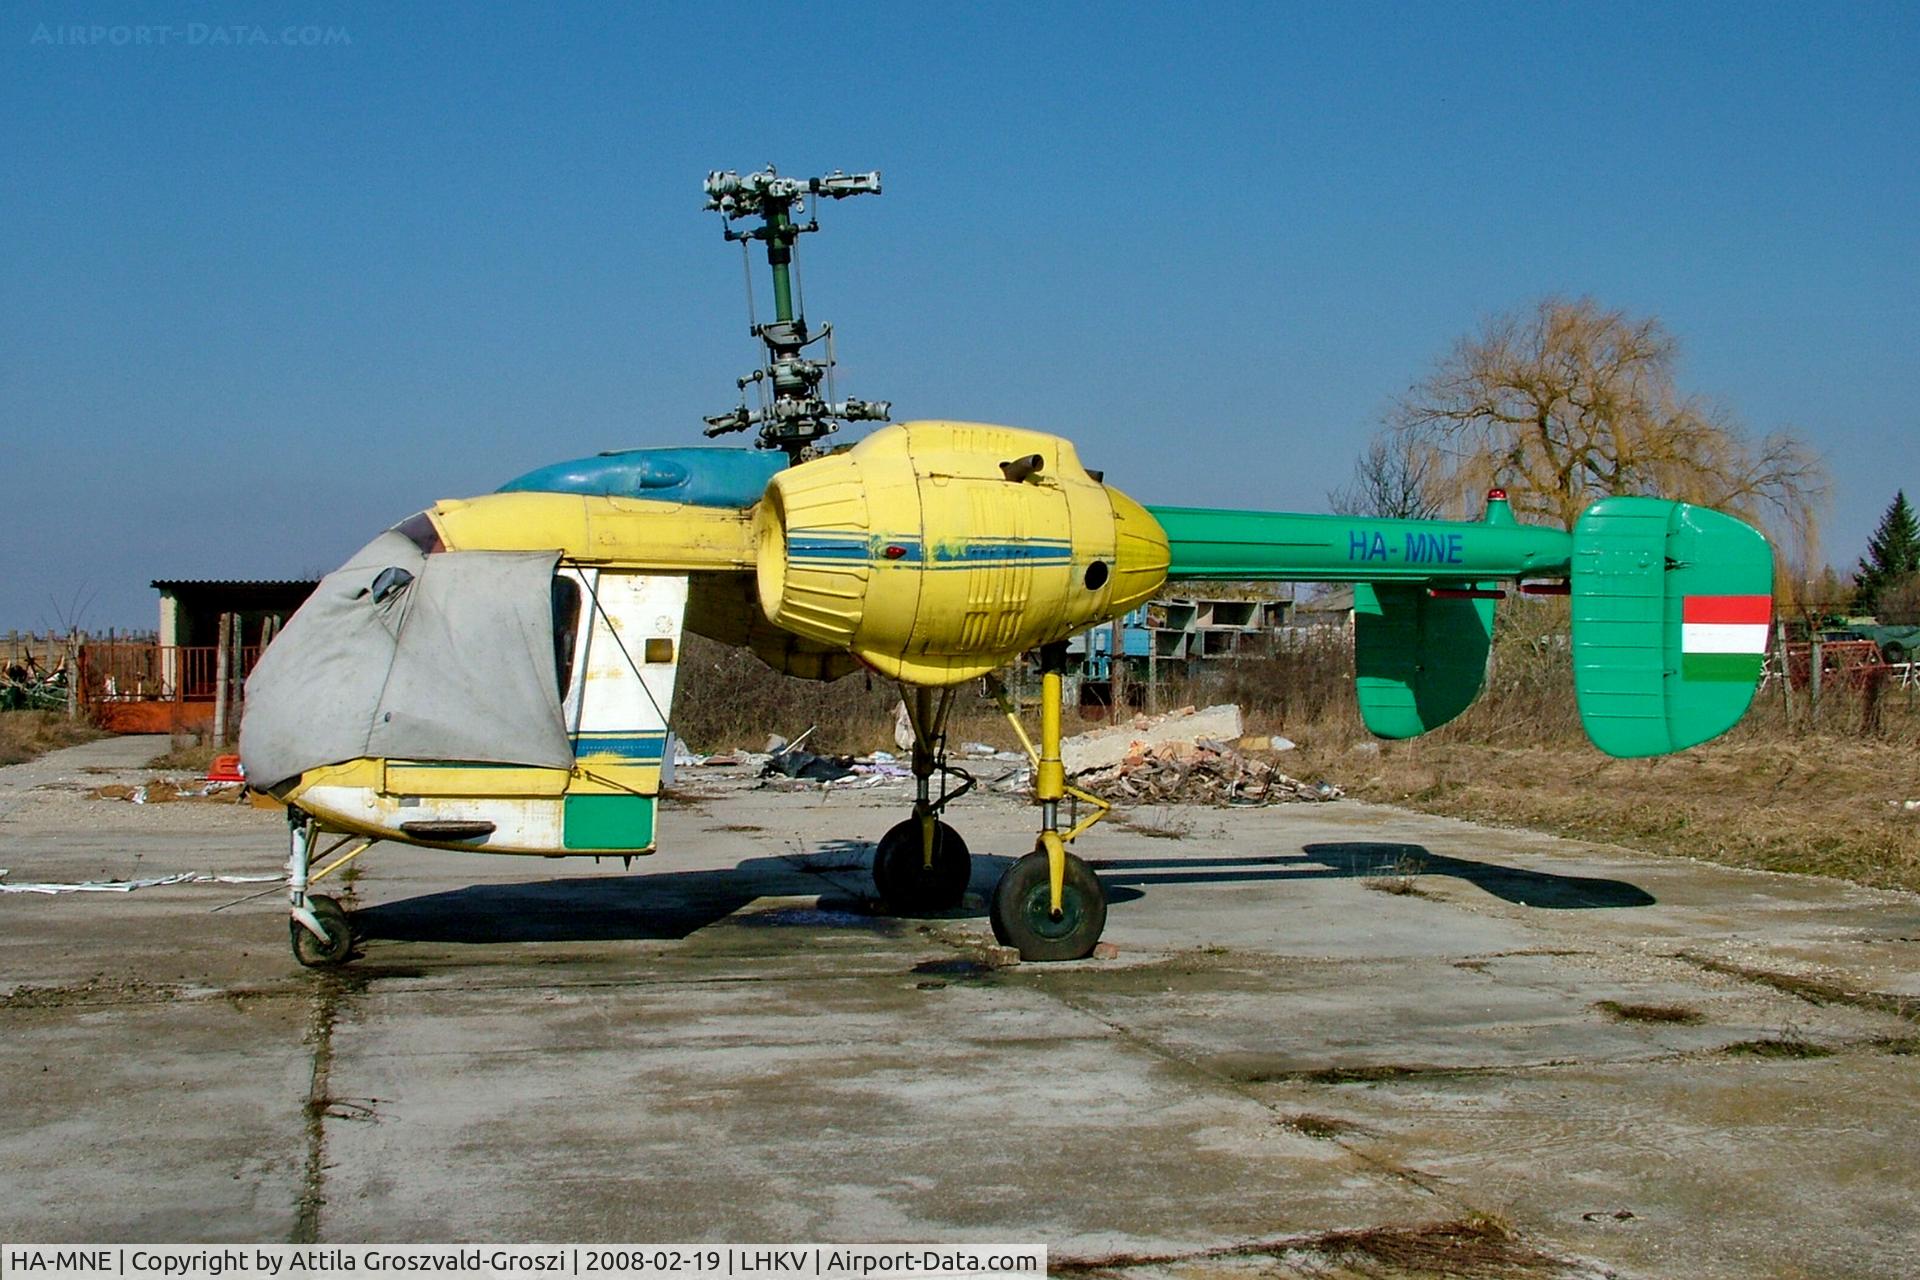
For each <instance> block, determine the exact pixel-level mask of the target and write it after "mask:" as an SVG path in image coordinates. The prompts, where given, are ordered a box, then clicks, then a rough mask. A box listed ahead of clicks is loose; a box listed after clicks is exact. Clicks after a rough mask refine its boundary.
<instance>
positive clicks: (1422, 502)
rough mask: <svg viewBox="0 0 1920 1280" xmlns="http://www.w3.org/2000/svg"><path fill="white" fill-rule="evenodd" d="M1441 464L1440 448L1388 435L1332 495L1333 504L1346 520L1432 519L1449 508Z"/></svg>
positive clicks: (1369, 448) (1378, 440)
mask: <svg viewBox="0 0 1920 1280" xmlns="http://www.w3.org/2000/svg"><path fill="white" fill-rule="evenodd" d="M1440 482H1441V462H1440V459H1439V457H1438V456H1437V455H1436V454H1435V452H1434V450H1433V449H1432V448H1430V447H1429V446H1427V445H1426V444H1424V443H1422V442H1421V441H1419V440H1417V439H1415V438H1413V437H1412V436H1410V435H1407V434H1404V433H1401V432H1395V431H1382V432H1380V433H1379V434H1377V435H1375V436H1374V437H1373V439H1372V440H1370V441H1368V443H1367V451H1366V452H1365V453H1363V454H1361V455H1360V456H1359V457H1358V458H1357V459H1355V460H1354V464H1353V478H1352V479H1351V480H1349V481H1348V482H1347V484H1346V485H1345V487H1343V488H1339V489H1331V490H1328V492H1327V505H1328V506H1330V507H1332V508H1333V510H1334V511H1336V512H1337V513H1339V514H1340V515H1343V516H1385V517H1389V518H1391V519H1396V520H1432V519H1434V518H1435V517H1436V516H1438V515H1439V514H1440V513H1441V511H1442V510H1443V509H1444V508H1445V505H1446V504H1445V502H1444V501H1443V498H1442V494H1441V490H1440Z"/></svg>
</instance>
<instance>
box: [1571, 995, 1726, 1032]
mask: <svg viewBox="0 0 1920 1280" xmlns="http://www.w3.org/2000/svg"><path fill="white" fill-rule="evenodd" d="M1593 1007H1594V1008H1596V1009H1598V1010H1599V1011H1600V1012H1602V1013H1604V1014H1606V1015H1607V1016H1608V1017H1609V1018H1612V1019H1613V1020H1614V1021H1616V1022H1663V1023H1673V1024H1677V1025H1679V1026H1683V1027H1692V1026H1698V1025H1699V1024H1700V1023H1702V1022H1705V1021H1706V1020H1707V1019H1706V1015H1705V1014H1703V1013H1701V1012H1700V1011H1699V1010H1698V1009H1689V1008H1687V1006H1685V1005H1683V1004H1624V1003H1622V1002H1621V1001H1618V1000H1596V1001H1594V1002H1593Z"/></svg>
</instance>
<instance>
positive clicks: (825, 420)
mask: <svg viewBox="0 0 1920 1280" xmlns="http://www.w3.org/2000/svg"><path fill="white" fill-rule="evenodd" d="M706 193H707V203H706V207H707V209H708V210H710V211H712V212H715V213H718V214H720V216H721V217H722V218H724V219H725V220H726V227H725V231H724V234H725V236H726V239H727V240H729V241H739V242H741V243H743V244H744V243H746V242H748V241H753V240H758V241H760V242H761V243H762V244H764V245H766V247H767V266H768V268H769V269H770V270H771V271H772V273H773V316H774V318H773V319H772V321H770V322H769V323H767V324H758V323H756V324H755V325H754V330H753V332H754V336H755V337H757V338H759V339H760V341H761V342H762V343H763V344H764V345H765V346H766V349H767V362H766V364H765V365H763V366H762V367H761V368H759V369H756V370H754V371H753V372H752V373H750V374H748V375H747V376H746V377H744V378H742V379H740V381H739V386H740V390H741V391H742V392H743V393H744V392H745V391H746V389H747V388H748V387H749V386H755V385H762V384H764V386H765V387H766V388H767V389H769V390H771V392H772V399H771V401H770V402H763V403H762V404H760V405H759V406H756V407H750V406H748V405H747V403H746V401H745V400H744V399H742V401H741V403H740V405H739V406H738V407H736V408H735V409H733V410H731V411H730V412H727V413H722V414H716V415H714V416H712V417H709V418H708V419H707V429H706V433H705V434H706V435H707V436H709V437H713V436H718V435H725V434H726V433H728V432H731V431H745V430H746V429H747V428H749V427H758V428H759V429H760V439H759V442H758V443H759V447H760V448H762V449H784V450H785V451H786V452H787V455H788V456H789V457H790V458H791V459H792V460H793V461H795V462H802V461H804V460H806V459H807V458H809V457H811V456H813V453H814V451H815V450H814V443H815V441H817V440H819V439H820V438H821V437H823V436H827V435H831V434H832V433H833V432H835V431H838V430H839V429H840V425H839V424H840V423H841V422H885V421H887V419H888V417H889V416H890V415H891V414H892V412H893V406H892V405H891V404H889V403H888V402H887V401H885V400H854V399H847V400H837V401H835V400H827V399H824V398H823V397H822V396H821V395H820V390H819V388H820V382H821V380H822V379H823V378H825V377H826V374H827V370H828V369H829V368H830V367H831V366H832V364H833V361H832V358H831V356H829V357H828V358H827V359H825V360H819V359H811V358H809V357H807V356H806V355H805V354H803V353H804V352H805V350H806V348H807V347H809V346H811V345H813V344H814V343H816V342H819V341H821V340H822V339H824V338H825V337H826V336H827V335H828V333H830V332H831V328H830V327H829V328H826V329H822V330H821V332H820V333H819V334H810V333H809V332H808V330H807V318H806V316H805V315H803V314H802V313H801V311H800V309H799V308H798V307H797V306H796V305H795V302H794V276H793V251H794V242H795V241H796V240H798V239H799V238H800V237H801V236H802V235H803V234H805V233H807V232H809V231H818V230H819V229H820V222H819V220H818V219H817V218H814V217H809V218H808V219H807V221H805V222H799V221H796V220H795V217H794V215H795V214H798V213H801V212H803V211H804V209H805V207H806V201H807V199H808V198H813V199H816V200H823V199H824V200H844V199H846V198H847V197H848V196H861V195H879V194H880V175H879V174H878V173H841V172H839V171H838V170H835V171H834V172H833V173H830V174H827V175H826V176H825V177H822V178H789V177H784V176H782V175H781V174H779V173H776V172H775V171H774V170H773V168H772V167H771V166H769V167H767V168H766V169H762V170H761V171H759V172H758V173H749V174H738V173H734V172H732V171H730V170H729V171H716V172H713V173H709V174H708V175H707V181H706ZM756 218H757V219H758V220H759V225H758V226H752V225H749V226H745V227H740V228H736V227H735V226H734V223H735V222H737V221H741V220H751V219H756Z"/></svg>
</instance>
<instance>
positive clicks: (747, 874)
mask: <svg viewBox="0 0 1920 1280" xmlns="http://www.w3.org/2000/svg"><path fill="white" fill-rule="evenodd" d="M873 851H874V846H873V842H872V841H856V840H835V841H828V842H825V843H823V844H820V845H818V846H815V849H814V851H813V852H810V853H806V854H801V855H795V856H789V857H757V858H747V859H744V860H742V861H741V862H739V863H738V864H736V865H735V866H734V867H732V868H729V869H721V870H711V871H668V872H660V873H654V874H639V875H624V876H568V877H561V878H556V879H551V880H531V881H521V882H519V883H514V884H499V883H495V884H476V885H468V886H466V887H464V888H460V889H449V890H446V891H444V892H439V893H426V894H421V895H419V896H417V897H412V898H402V899H399V900H398V901H394V902H383V903H380V904H378V905H375V906H370V907H363V908H361V909H360V910H358V911H355V912H354V913H353V928H354V932H355V934H356V935H357V936H359V937H361V938H364V939H369V940H372V939H380V940H385V941H393V942H465V943H486V942H614V941H637V942H646V941H660V942H667V941H677V940H680V939H684V938H686V937H688V936H689V935H691V934H693V933H696V932H698V931H700V930H701V929H705V928H708V927H710V926H713V925H716V924H720V923H722V922H731V923H733V924H737V925H740V926H743V927H749V928H751V927H767V926H776V925H812V926H817V927H824V928H837V929H856V930H858V929H864V930H869V931H873V932H892V931H893V930H894V929H895V927H896V926H897V924H898V922H899V921H901V920H908V919H913V920H966V919H979V918H983V917H985V916H986V914H987V908H986V903H987V901H988V898H989V896H990V895H991V894H992V892H993V886H994V885H995V884H996V883H998V882H999V879H1000V876H1001V874H1002V873H1003V872H1005V870H1006V868H1007V867H1009V866H1011V865H1012V864H1013V859H1012V858H1006V857H1000V856H998V855H994V854H985V855H976V856H975V857H974V859H973V876H972V879H971V880H970V881H969V883H968V897H967V899H966V901H965V903H964V904H963V905H961V906H958V907H955V908H953V909H951V910H947V911H930V912H921V913H902V912H892V911H889V910H888V909H887V908H886V907H884V906H882V905H881V904H880V903H879V902H877V901H876V900H875V899H874V898H873V896H872V894H871V891H870V888H869V886H870V885H871V883H872V875H873ZM1140 896H1141V891H1140V890H1138V889H1132V888H1126V887H1124V886H1121V887H1116V888H1114V889H1112V890H1110V891H1109V893H1108V900H1109V901H1111V902H1125V901H1130V900H1132V899H1135V898H1138V897H1140ZM765 898H814V899H815V902H814V904H813V905H811V906H809V907H805V908H798V907H776V908H773V909H770V910H765V911H747V910H746V908H748V907H750V906H752V905H753V904H754V903H755V902H757V901H760V900H761V899H765Z"/></svg>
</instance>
